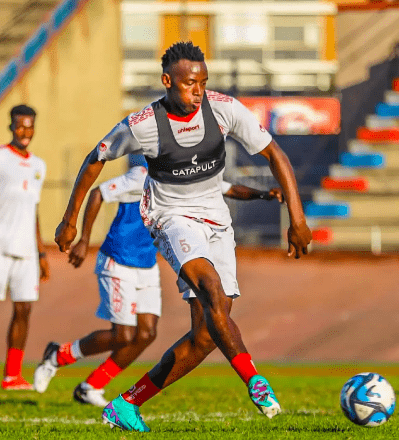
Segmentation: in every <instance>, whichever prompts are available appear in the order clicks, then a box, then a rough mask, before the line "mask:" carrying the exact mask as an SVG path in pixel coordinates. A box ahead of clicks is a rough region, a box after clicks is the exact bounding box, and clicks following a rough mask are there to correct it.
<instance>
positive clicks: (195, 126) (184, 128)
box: [177, 124, 200, 134]
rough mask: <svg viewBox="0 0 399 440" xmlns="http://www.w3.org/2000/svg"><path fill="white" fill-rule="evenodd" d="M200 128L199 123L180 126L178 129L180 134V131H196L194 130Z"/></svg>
mask: <svg viewBox="0 0 399 440" xmlns="http://www.w3.org/2000/svg"><path fill="white" fill-rule="evenodd" d="M199 128H200V126H199V124H197V125H194V127H183V128H180V130H178V131H177V133H178V134H180V133H186V132H188V133H189V132H190V131H194V130H198V129H199Z"/></svg>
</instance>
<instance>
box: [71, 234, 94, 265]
mask: <svg viewBox="0 0 399 440" xmlns="http://www.w3.org/2000/svg"><path fill="white" fill-rule="evenodd" d="M88 248H89V245H88V243H86V242H85V241H82V240H79V241H78V242H77V243H76V246H74V247H73V248H72V250H71V252H70V253H69V259H68V261H69V263H71V264H72V266H74V267H76V268H78V267H80V266H81V264H82V263H83V261H84V260H85V258H86V255H87V251H88Z"/></svg>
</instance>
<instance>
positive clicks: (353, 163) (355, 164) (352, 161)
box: [339, 152, 385, 168]
mask: <svg viewBox="0 0 399 440" xmlns="http://www.w3.org/2000/svg"><path fill="white" fill-rule="evenodd" d="M339 163H340V164H341V165H342V166H344V167H350V168H383V167H384V166H385V157H384V155H383V154H380V153H357V154H354V153H348V152H345V153H342V154H341V155H340V157H339Z"/></svg>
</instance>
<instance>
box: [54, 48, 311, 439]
mask: <svg viewBox="0 0 399 440" xmlns="http://www.w3.org/2000/svg"><path fill="white" fill-rule="evenodd" d="M162 67H163V74H162V82H163V85H164V86H165V89H166V96H164V97H163V98H161V99H160V100H158V101H156V102H154V103H152V104H150V105H148V106H147V107H145V108H144V109H143V110H142V111H141V112H138V113H133V114H131V115H129V116H128V117H127V118H125V119H124V120H123V121H121V122H120V123H119V124H118V125H116V126H115V127H114V129H113V130H112V131H111V132H110V133H109V134H108V135H107V136H106V137H105V138H104V139H103V140H102V141H101V142H100V143H99V144H98V146H97V148H96V149H95V150H93V151H92V152H91V153H90V154H89V155H88V156H87V158H86V160H85V162H84V163H83V165H82V168H81V170H80V172H79V175H78V177H77V181H76V184H75V186H74V189H73V192H72V195H71V198H70V201H69V204H68V207H67V210H66V212H65V214H64V217H63V220H62V222H61V224H60V225H59V226H58V228H57V231H56V242H57V243H58V245H59V248H60V250H61V251H64V252H65V251H68V250H69V248H70V244H71V243H72V241H73V239H74V238H75V236H76V219H77V216H78V213H79V210H80V207H81V204H82V201H83V198H84V196H85V195H86V193H87V191H88V189H89V188H90V186H91V185H92V184H93V183H94V181H95V179H96V178H97V176H98V175H99V174H100V172H101V170H102V168H103V166H104V163H105V161H107V160H112V159H116V158H118V157H120V156H122V155H124V154H128V153H135V152H136V151H137V150H136V148H137V147H135V146H133V145H134V143H135V142H134V141H135V140H136V141H138V143H139V146H140V148H141V150H142V151H143V153H144V155H145V157H146V160H147V163H148V166H149V168H148V176H147V179H146V183H145V186H144V191H143V196H142V201H141V215H142V218H143V221H144V224H145V225H146V226H147V228H148V230H149V231H150V233H151V235H152V236H153V238H154V244H155V245H156V246H157V248H158V250H159V251H160V252H161V254H162V255H163V256H164V258H165V259H166V260H167V261H168V262H169V264H170V265H171V267H172V268H173V269H174V271H175V272H176V274H177V276H178V285H179V289H180V291H181V292H182V293H183V297H184V298H185V299H187V300H188V301H189V303H190V309H191V323H192V327H191V330H190V331H189V332H188V333H186V335H184V336H182V338H181V339H180V340H179V341H177V342H176V343H175V344H174V345H173V346H172V347H170V349H169V350H167V351H166V352H165V354H164V355H163V357H162V359H161V360H160V362H159V363H158V364H157V365H155V367H154V368H153V369H152V370H151V371H149V372H148V373H147V374H146V375H144V376H143V377H142V378H141V379H140V380H139V381H138V382H137V383H136V384H135V385H134V386H133V387H132V388H131V389H130V390H128V391H126V392H125V393H123V394H121V395H120V396H118V397H117V398H116V399H114V400H113V401H112V402H111V403H110V404H109V405H107V407H106V408H105V409H104V412H103V418H104V420H105V421H107V422H109V423H110V424H111V425H114V426H119V427H121V428H122V429H127V430H131V431H149V428H148V427H147V426H146V424H145V423H144V421H143V420H142V418H141V416H140V412H139V407H140V406H141V405H142V404H143V403H144V402H146V401H147V400H149V399H150V398H151V397H153V396H154V395H156V394H157V393H159V392H160V391H161V390H162V389H164V388H166V387H167V386H169V385H170V384H172V383H173V382H175V381H176V380H178V379H180V378H182V377H183V376H185V375H186V374H187V373H189V372H190V371H191V370H193V369H194V368H195V367H196V366H198V365H199V364H200V363H201V362H202V361H203V360H204V359H205V358H206V357H207V356H208V354H209V353H210V352H212V351H213V350H214V349H215V348H216V347H218V348H219V349H220V350H221V351H222V353H223V354H224V356H225V357H226V359H227V360H228V361H229V362H230V364H231V365H232V367H233V368H234V370H235V371H236V372H237V374H238V375H239V376H240V378H241V379H242V380H243V382H244V383H245V384H246V385H247V387H248V392H249V395H250V398H251V400H252V401H253V402H254V404H255V405H256V406H257V407H258V408H259V409H260V410H261V411H262V412H263V413H264V414H265V415H267V416H268V417H270V418H271V417H273V416H275V415H276V414H278V413H279V412H280V411H281V410H280V405H279V403H278V400H277V398H276V396H275V394H274V392H273V390H272V388H271V387H270V385H269V383H268V381H267V380H266V379H265V378H264V377H262V376H260V375H259V374H258V373H257V370H256V367H255V365H254V364H253V362H252V360H251V356H250V354H249V353H248V352H247V349H246V347H245V345H244V342H243V340H242V338H241V334H240V331H239V329H238V327H237V325H236V324H235V322H234V321H233V320H232V318H231V317H230V311H231V307H232V304H233V299H234V298H237V297H238V296H239V295H240V292H239V289H238V285H237V280H236V267H235V252H234V246H235V244H234V233H233V230H232V228H231V218H230V214H229V210H228V207H227V205H226V204H225V202H224V200H223V194H222V180H223V171H224V166H225V156H226V151H225V139H226V137H227V135H231V136H233V137H234V138H236V139H237V140H238V141H240V142H241V144H242V145H243V147H244V148H245V149H246V150H247V152H248V153H249V154H259V155H261V156H262V157H264V158H265V159H266V160H267V161H268V162H269V166H270V169H271V171H272V173H273V175H274V176H275V178H276V179H277V181H278V182H279V184H280V186H281V188H282V190H283V194H284V197H285V200H286V203H287V208H288V212H289V215H290V227H289V229H288V243H289V250H288V255H289V256H295V258H300V257H301V256H302V255H303V254H306V253H307V246H308V244H309V243H310V240H311V232H310V230H309V228H308V226H307V224H306V219H305V216H304V212H303V209H302V203H301V200H300V197H299V193H298V188H297V184H296V180H295V176H294V172H293V169H292V166H291V164H290V162H289V160H288V158H287V156H286V155H285V154H284V153H283V151H282V150H281V149H280V147H279V146H278V145H277V143H276V142H275V141H274V140H273V139H272V137H271V136H270V134H269V133H268V132H267V131H266V130H265V129H264V128H263V127H261V126H259V123H258V122H257V120H256V118H255V117H254V116H253V115H252V113H251V112H250V111H249V110H248V109H246V108H245V107H244V106H243V105H242V104H241V103H239V101H237V100H235V99H233V98H231V97H229V96H226V95H222V94H219V93H216V92H212V91H209V90H206V82H207V79H208V71H207V67H206V64H205V62H204V55H203V53H202V51H201V50H200V49H199V48H198V47H195V46H193V45H192V43H191V42H188V43H183V42H181V43H177V44H175V45H173V46H171V47H170V48H169V49H168V50H167V51H166V52H165V54H164V56H163V57H162ZM188 290H190V291H191V292H190V293H189V294H187V291H188Z"/></svg>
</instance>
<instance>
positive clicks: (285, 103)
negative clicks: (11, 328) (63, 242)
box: [0, 0, 399, 362]
mask: <svg viewBox="0 0 399 440" xmlns="http://www.w3.org/2000/svg"><path fill="white" fill-rule="evenodd" d="M0 23H1V24H0V121H1V123H0V138H1V139H2V140H1V142H2V143H6V142H9V141H10V140H11V133H10V132H9V130H8V125H9V111H10V109H11V107H13V106H14V105H17V104H20V103H26V104H28V105H30V106H32V107H34V108H35V109H36V110H37V113H38V116H37V118H36V132H35V137H34V139H33V141H32V143H31V145H30V149H31V150H32V151H33V152H34V153H35V154H36V155H38V156H39V157H41V158H43V159H44V160H45V161H46V163H47V177H46V180H45V184H44V189H43V192H42V200H41V203H40V217H41V227H42V235H43V237H44V240H45V242H46V243H47V244H48V245H54V242H53V238H54V231H55V228H56V226H57V225H58V223H59V221H60V220H61V218H62V215H63V213H64V210H65V207H66V205H67V201H68V199H69V195H70V192H71V189H72V185H73V182H74V180H75V177H76V175H77V173H78V170H79V167H80V165H81V163H82V161H83V159H84V158H85V156H86V155H87V154H88V153H89V152H90V151H91V150H92V149H93V148H94V146H95V145H96V144H97V143H98V141H99V140H100V139H101V138H102V137H103V136H104V135H105V134H107V133H108V132H109V130H110V129H111V128H112V127H113V126H114V125H115V124H116V123H117V122H119V121H120V120H121V119H122V118H123V117H125V116H126V115H127V114H129V113H130V112H133V111H138V110H140V109H141V108H142V107H143V106H144V105H146V104H147V103H149V102H151V101H152V100H156V99H158V98H159V97H160V96H161V95H162V94H163V88H162V86H161V81H160V75H161V63H160V61H161V60H160V58H161V56H162V54H163V52H164V50H165V49H166V48H167V47H168V46H169V45H170V44H172V43H174V42H176V41H179V40H187V39H191V40H192V41H193V42H194V43H195V44H197V45H200V46H201V48H202V49H203V50H204V52H205V54H206V61H207V64H208V70H209V84H208V88H209V89H211V90H212V89H213V90H216V91H219V92H222V93H226V94H229V95H233V96H235V97H236V98H237V99H240V100H241V101H242V102H243V103H244V104H245V105H246V106H248V108H249V109H250V110H251V111H253V112H254V114H255V115H256V117H257V118H258V119H259V122H260V123H261V124H263V125H264V126H265V127H266V128H267V129H268V130H269V131H270V132H271V133H272V134H273V136H274V137H275V139H276V140H277V142H278V143H279V144H280V145H281V147H282V148H283V150H284V151H285V152H286V153H287V155H288V157H289V158H290V160H291V162H292V164H293V166H294V168H295V173H296V177H297V180H298V185H299V190H300V193H301V197H302V200H303V202H304V208H305V213H306V216H307V221H308V223H309V225H310V227H311V229H312V233H313V245H312V246H313V252H311V254H310V255H308V256H307V257H306V258H301V259H300V260H299V261H298V260H295V261H294V260H290V259H288V258H287V257H286V256H285V249H286V243H285V236H286V234H285V231H286V228H287V225H288V219H287V211H286V207H285V206H280V205H279V204H278V202H276V201H274V202H267V203H265V202H262V201H252V202H245V206H243V205H241V204H240V202H235V203H234V202H229V204H230V207H231V211H232V215H233V222H234V225H235V231H236V241H237V242H238V244H239V246H238V248H237V261H238V265H237V266H238V267H237V269H238V273H237V277H238V281H239V284H240V289H241V292H242V293H243V298H242V299H241V300H240V304H239V307H236V308H235V309H234V318H235V320H236V322H237V324H238V325H239V327H240V329H241V330H242V331H243V332H244V333H245V340H246V343H247V348H248V350H249V351H250V352H251V353H253V354H254V358H255V359H260V360H271V359H272V360H283V361H290V362H291V361H316V362H320V361H325V360H329V361H331V360H337V359H338V360H345V361H371V360H375V361H380V362H386V361H397V359H398V356H399V344H398V343H397V334H399V320H398V317H397V310H399V298H398V295H397V275H396V274H397V270H398V257H397V256H398V254H397V250H398V249H399V61H398V60H399V58H398V57H399V1H396V0H395V1H388V0H381V1H371V0H353V1H350V0H340V1H316V0H307V1H301V0H296V1H285V0H278V1H274V0H263V1H261V0H258V1H256V0H251V1H250V0H245V1H233V0H219V1H212V0H208V1H205V0H202V1H194V0H191V1H188V0H187V1H183V0H182V1H167V0H164V1H155V0H152V1H145V0H140V1H134V0H130V1H121V0H63V1H60V0H58V1H55V0H38V1H32V0H0ZM227 160H228V166H227V168H226V179H227V180H230V181H231V182H233V183H242V184H246V185H249V186H253V187H256V188H259V189H267V188H270V187H272V186H274V185H275V184H276V182H275V181H274V179H273V178H272V176H271V173H270V170H269V168H268V167H267V166H264V165H265V162H264V161H262V160H261V158H252V157H249V156H248V155H247V154H246V153H245V152H244V150H243V148H242V147H241V146H240V145H238V144H237V143H236V142H234V141H233V140H231V139H228V152H227ZM127 168H128V160H127V159H125V158H123V159H120V160H116V161H113V162H110V163H108V164H107V165H106V167H105V168H104V171H103V173H102V175H101V181H104V180H107V179H109V178H111V177H113V176H115V175H117V174H120V173H122V172H125V171H126V170H127ZM116 208H117V207H116V206H113V204H106V205H104V206H103V207H102V209H101V210H100V213H99V218H98V220H97V221H96V224H95V228H94V231H93V241H92V244H94V245H99V244H100V243H101V242H102V241H103V239H104V237H105V234H106V232H107V230H108V227H109V224H110V222H111V220H112V218H113V216H114V214H115V212H116ZM48 251H49V256H50V266H51V270H52V277H51V279H50V281H49V282H48V283H44V284H42V285H41V287H40V291H41V293H40V295H41V297H40V302H39V304H38V306H37V307H35V308H34V313H33V316H32V323H31V334H30V337H29V341H28V346H27V351H26V356H27V359H30V360H38V359H40V358H41V356H42V353H43V349H44V347H45V346H46V344H47V342H48V341H49V340H50V339H53V340H55V341H59V342H62V341H65V340H74V338H77V337H81V336H82V334H85V333H88V332H90V331H92V330H93V329H95V328H99V327H100V326H103V322H101V321H100V320H99V319H97V318H95V317H94V316H92V315H93V311H94V309H95V307H96V305H97V302H98V293H97V285H96V278H95V276H94V274H93V267H94V264H95V256H96V255H95V251H96V247H94V248H93V249H92V252H91V253H90V255H89V256H88V258H87V261H85V263H84V265H83V267H82V268H81V269H79V270H76V269H74V268H73V267H72V266H71V265H69V264H68V263H67V257H66V256H65V255H64V254H61V253H60V252H58V251H56V249H55V246H54V247H53V248H51V247H49V249H48ZM159 262H160V266H161V272H162V277H161V282H162V290H163V292H164V293H165V294H164V295H163V314H164V316H165V319H161V321H160V324H159V327H158V338H157V340H156V341H155V343H154V344H153V345H151V347H150V348H149V349H148V350H146V352H145V353H144V355H143V357H142V358H141V359H142V360H154V359H158V357H159V354H160V353H162V352H163V350H164V349H165V347H166V346H169V345H170V344H171V343H172V342H174V341H175V340H176V339H177V338H178V337H180V336H181V334H182V333H183V332H185V331H186V330H187V328H188V326H189V314H188V313H187V305H186V304H185V303H184V302H183V301H181V299H180V295H179V294H178V292H177V288H176V283H175V281H176V280H175V274H174V273H173V272H172V270H171V269H170V267H168V266H167V264H166V263H165V262H164V261H163V260H162V259H160V260H159ZM10 310H11V302H10V301H9V300H8V302H7V304H6V305H5V307H4V308H2V312H1V313H2V314H3V313H4V315H2V316H6V314H7V313H9V312H10ZM7 316H8V315H7ZM7 322H8V320H7V319H2V320H0V333H1V334H5V333H6V326H7ZM171 322H173V325H172V326H171V325H170V323H171ZM254 324H255V325H254ZM0 352H2V353H4V352H5V338H0ZM209 359H210V360H222V359H223V357H222V356H221V354H220V353H219V352H215V353H213V354H212V356H211V357H210V358H209Z"/></svg>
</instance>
